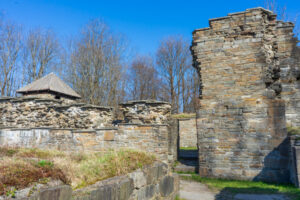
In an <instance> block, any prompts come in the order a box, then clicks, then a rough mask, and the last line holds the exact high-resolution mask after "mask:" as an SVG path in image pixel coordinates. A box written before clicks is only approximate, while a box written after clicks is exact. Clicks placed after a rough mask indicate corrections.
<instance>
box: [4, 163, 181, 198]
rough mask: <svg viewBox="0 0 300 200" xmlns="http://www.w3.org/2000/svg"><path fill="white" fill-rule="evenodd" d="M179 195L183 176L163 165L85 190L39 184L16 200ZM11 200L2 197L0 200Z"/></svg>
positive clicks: (23, 191) (167, 196)
mask: <svg viewBox="0 0 300 200" xmlns="http://www.w3.org/2000/svg"><path fill="white" fill-rule="evenodd" d="M178 193H179V176H178V175H177V174H173V173H172V172H171V170H170V168H168V166H167V165H166V164H164V163H162V162H155V163H153V164H152V165H148V166H145V167H143V168H142V169H138V170H136V171H134V172H131V173H129V174H126V175H124V176H117V177H113V178H109V179H106V180H103V181H99V182H96V183H95V184H93V185H90V186H87V187H85V188H82V189H78V190H73V191H72V188H71V186H69V185H64V184H63V183H62V182H59V181H51V182H49V183H47V184H46V185H44V184H35V185H32V186H30V187H28V188H25V189H22V190H18V191H16V192H15V198H14V199H22V200H34V199H41V200H71V199H73V200H95V199H118V200H133V199H165V200H173V199H175V197H176V195H178ZM2 199H3V200H4V199H7V197H6V196H0V200H2Z"/></svg>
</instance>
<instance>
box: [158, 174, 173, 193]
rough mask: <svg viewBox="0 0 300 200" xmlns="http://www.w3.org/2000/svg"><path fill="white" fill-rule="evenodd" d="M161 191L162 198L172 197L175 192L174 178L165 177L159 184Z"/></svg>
mask: <svg viewBox="0 0 300 200" xmlns="http://www.w3.org/2000/svg"><path fill="white" fill-rule="evenodd" d="M159 191H160V194H161V196H162V197H166V196H168V195H170V194H171V193H172V192H173V191H174V177H172V176H165V177H164V178H163V179H162V180H161V181H160V183H159Z"/></svg>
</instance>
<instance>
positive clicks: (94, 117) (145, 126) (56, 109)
mask: <svg viewBox="0 0 300 200" xmlns="http://www.w3.org/2000/svg"><path fill="white" fill-rule="evenodd" d="M129 105H130V106H132V109H130V106H129ZM137 105H138V106H144V107H143V108H145V107H146V108H145V111H143V113H144V114H142V113H141V112H140V111H139V110H136V112H137V113H136V114H134V113H133V111H132V110H135V108H137V107H138V106H137ZM126 109H128V110H131V113H130V116H131V117H134V115H136V116H137V119H141V121H140V123H138V124H136V123H132V121H129V123H120V122H119V123H113V110H112V108H110V107H99V106H92V105H86V104H64V101H60V100H54V99H43V98H31V97H23V98H1V99H0V114H1V117H0V146H18V147H26V148H41V149H47V148H50V149H59V150H63V151H107V150H111V149H120V148H133V149H137V150H142V151H147V152H150V153H153V154H155V155H157V157H158V158H159V159H160V160H162V161H164V162H166V163H167V162H173V161H174V160H175V159H176V158H177V136H178V132H177V130H175V129H174V128H173V126H172V124H171V122H172V121H167V120H168V119H170V116H169V115H168V114H169V112H170V106H169V104H168V103H162V102H149V101H147V103H146V104H144V103H141V102H140V101H139V102H136V103H130V104H126ZM148 114H149V115H148ZM128 116H129V115H127V113H126V112H125V117H128ZM149 116H150V117H149ZM148 119H149V120H148ZM152 120H153V121H152ZM135 122H136V121H135ZM174 127H175V126H174Z"/></svg>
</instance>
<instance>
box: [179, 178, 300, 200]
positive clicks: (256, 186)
mask: <svg viewBox="0 0 300 200" xmlns="http://www.w3.org/2000/svg"><path fill="white" fill-rule="evenodd" d="M182 178H183V179H187V180H194V181H197V182H201V183H203V184H205V185H207V186H208V187H209V188H210V189H212V190H218V191H223V192H224V191H226V192H230V193H232V194H237V193H247V194H251V193H253V194H254V193H255V194H285V195H287V196H289V197H292V198H293V199H300V189H298V188H296V187H295V186H293V185H284V184H271V183H264V182H254V181H238V180H224V179H215V178H203V177H200V176H199V175H196V174H192V175H191V176H187V177H182Z"/></svg>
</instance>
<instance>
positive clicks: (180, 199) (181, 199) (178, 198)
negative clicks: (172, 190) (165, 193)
mask: <svg viewBox="0 0 300 200" xmlns="http://www.w3.org/2000/svg"><path fill="white" fill-rule="evenodd" d="M175 200H185V199H183V198H180V197H179V196H176V197H175Z"/></svg>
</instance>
